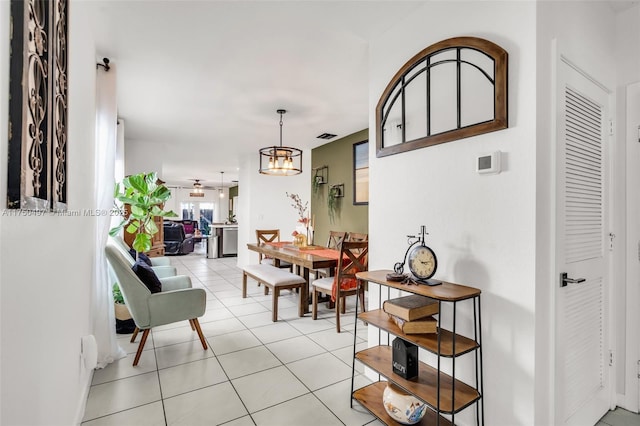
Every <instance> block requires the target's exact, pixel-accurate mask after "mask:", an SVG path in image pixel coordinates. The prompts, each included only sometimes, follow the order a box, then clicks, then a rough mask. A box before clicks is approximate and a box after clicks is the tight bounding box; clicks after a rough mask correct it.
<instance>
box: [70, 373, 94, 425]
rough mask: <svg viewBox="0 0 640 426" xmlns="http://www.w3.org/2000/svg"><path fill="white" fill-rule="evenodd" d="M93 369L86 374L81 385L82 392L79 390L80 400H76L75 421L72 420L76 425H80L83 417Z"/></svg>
mask: <svg viewBox="0 0 640 426" xmlns="http://www.w3.org/2000/svg"><path fill="white" fill-rule="evenodd" d="M94 371H95V370H91V371H89V374H87V380H85V383H84V385H83V386H82V392H80V401H78V409H77V410H76V415H75V421H74V422H73V424H74V425H76V426H80V424H81V423H82V419H83V418H84V410H85V408H86V407H87V398H88V397H89V391H90V390H91V383H92V382H93V372H94Z"/></svg>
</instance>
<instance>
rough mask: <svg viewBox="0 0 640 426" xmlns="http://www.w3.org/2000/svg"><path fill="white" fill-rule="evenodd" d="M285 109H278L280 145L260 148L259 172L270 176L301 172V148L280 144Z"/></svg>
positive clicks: (291, 174) (290, 174)
mask: <svg viewBox="0 0 640 426" xmlns="http://www.w3.org/2000/svg"><path fill="white" fill-rule="evenodd" d="M286 112H287V111H286V110H283V109H279V110H278V111H277V113H278V114H280V146H268V147H266V148H262V149H260V170H259V171H260V173H262V174H263V175H271V176H293V175H298V174H300V173H302V150H300V149H298V148H291V147H288V146H282V115H283V114H285V113H286Z"/></svg>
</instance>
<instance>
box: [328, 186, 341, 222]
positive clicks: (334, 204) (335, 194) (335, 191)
mask: <svg viewBox="0 0 640 426" xmlns="http://www.w3.org/2000/svg"><path fill="white" fill-rule="evenodd" d="M342 196H343V194H342V186H341V185H332V186H331V187H330V188H329V194H328V196H327V208H328V210H329V219H330V220H331V222H333V221H334V220H335V216H336V213H337V211H338V208H339V207H340V206H339V204H338V199H339V198H342Z"/></svg>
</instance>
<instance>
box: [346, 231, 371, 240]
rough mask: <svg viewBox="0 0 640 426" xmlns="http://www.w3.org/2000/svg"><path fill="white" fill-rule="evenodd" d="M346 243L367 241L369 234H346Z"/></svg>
mask: <svg viewBox="0 0 640 426" xmlns="http://www.w3.org/2000/svg"><path fill="white" fill-rule="evenodd" d="M347 241H369V234H361V233H359V232H349V233H347Z"/></svg>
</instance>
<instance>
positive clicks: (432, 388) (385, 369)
mask: <svg viewBox="0 0 640 426" xmlns="http://www.w3.org/2000/svg"><path fill="white" fill-rule="evenodd" d="M356 359H358V360H359V361H360V362H362V363H363V364H364V365H366V366H368V367H370V368H372V369H374V370H375V371H377V372H378V373H380V374H381V375H383V376H384V377H386V378H387V379H389V380H390V381H392V382H394V383H395V384H397V385H398V386H399V387H401V388H402V389H404V390H405V391H407V392H409V393H411V394H413V395H415V396H416V397H418V398H420V399H421V400H423V401H424V402H426V403H427V404H428V405H430V406H431V407H433V408H434V409H437V408H438V396H437V395H438V393H437V389H438V370H437V369H435V368H433V367H431V366H430V365H427V364H425V363H423V362H419V369H418V377H417V378H416V379H413V380H406V379H403V378H402V377H400V376H398V375H397V374H395V373H394V372H393V369H392V366H391V364H392V348H391V346H375V347H373V348H369V349H365V350H363V351H360V352H358V353H356ZM439 375H440V407H439V409H440V412H442V413H447V414H449V413H457V412H458V411H460V410H462V409H464V408H466V407H468V406H469V405H470V404H473V403H474V402H475V401H477V400H478V399H480V397H481V396H480V393H479V392H478V391H477V390H476V389H474V388H473V387H471V386H469V385H467V384H466V383H464V382H461V381H460V380H453V379H452V377H451V376H449V375H448V374H445V373H442V372H440V373H439ZM454 386H455V393H452V390H453V388H454ZM452 397H453V398H452ZM454 401H455V404H454Z"/></svg>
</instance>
